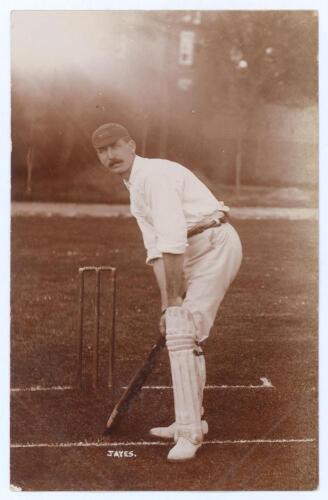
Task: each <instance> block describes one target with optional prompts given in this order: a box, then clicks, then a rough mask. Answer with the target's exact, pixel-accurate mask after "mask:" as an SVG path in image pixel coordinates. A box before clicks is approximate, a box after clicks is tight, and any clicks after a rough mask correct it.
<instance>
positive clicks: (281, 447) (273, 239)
mask: <svg viewBox="0 0 328 500" xmlns="http://www.w3.org/2000/svg"><path fill="white" fill-rule="evenodd" d="M234 225H235V227H236V228H237V229H238V231H239V233H240V236H241V239H242V242H243V248H244V261H243V264H242V267H241V270H240V273H239V275H238V277H237V279H236V281H235V282H234V284H233V285H232V287H231V289H230V291H229V293H228V294H227V296H226V298H225V301H224V303H223V304H222V307H221V308H220V311H219V315H218V318H217V321H216V323H215V325H214V328H213V331H212V333H211V336H210V338H209V340H208V342H207V345H206V346H205V352H206V362H207V372H208V379H207V384H208V386H214V387H212V388H211V387H208V388H207V389H206V390H205V407H206V418H207V420H208V423H209V427H210V432H209V434H208V435H207V436H206V443H205V444H204V445H203V446H202V448H201V449H200V450H199V452H198V454H197V459H196V460H194V461H191V462H189V463H184V464H176V465H175V464H169V463H168V462H167V461H166V455H167V452H168V450H169V444H167V443H165V442H163V443H161V442H158V441H156V440H155V439H154V438H151V437H150V436H149V434H148V430H149V428H150V427H152V426H154V425H160V424H164V425H165V424H167V423H170V422H171V420H172V418H173V405H172V392H171V389H169V388H158V389H156V388H154V386H170V384H171V382H170V374H169V366H168V362H167V353H166V352H165V351H163V353H162V355H161V359H160V362H159V364H158V366H157V367H156V369H155V370H154V372H153V373H152V375H151V377H150V379H149V381H148V382H147V386H148V388H145V389H144V390H143V391H141V393H140V396H139V397H138V398H137V399H136V400H135V401H134V402H133V404H132V405H131V408H130V411H129V413H128V414H127V415H126V417H125V419H124V420H122V422H121V424H120V427H119V428H118V429H117V432H116V433H115V434H114V435H112V436H110V437H104V436H102V432H103V429H104V425H105V423H106V417H107V415H108V413H109V411H110V410H111V408H112V406H113V398H112V396H111V394H110V393H109V392H108V391H107V390H106V388H104V387H102V388H100V389H99V390H98V391H96V392H92V391H90V390H89V391H88V390H85V391H78V390H49V391H31V390H30V389H29V388H31V387H33V386H41V387H54V386H66V385H68V386H70V385H72V384H73V383H74V376H75V369H76V342H77V336H76V326H77V312H78V307H77V297H78V268H79V267H80V266H84V265H112V266H116V267H117V268H118V283H117V284H118V297H117V302H118V310H117V348H116V378H117V386H118V394H119V393H120V391H121V387H122V386H124V385H125V384H126V383H127V382H128V380H129V378H130V377H131V375H132V374H133V373H134V371H135V369H136V368H137V367H138V366H139V365H140V363H142V361H143V359H144V358H145V356H146V354H147V352H148V351H149V349H150V347H151V345H152V343H153V340H154V339H155V338H156V337H157V319H158V312H159V296H158V292H157V288H156V285H155V281H154V278H153V275H152V270H151V268H150V267H149V266H145V264H144V258H145V255H144V250H143V245H142V240H141V236H140V235H139V232H138V229H137V227H136V224H135V222H134V221H133V220H132V219H123V218H122V219H121V218H111V219H101V218H99V219H63V218H42V217H40V218H25V217H17V218H14V219H13V223H12V323H11V325H12V333H11V385H12V388H13V389H16V390H15V391H12V393H11V443H12V448H11V483H12V484H14V485H16V486H18V487H20V488H22V489H23V490H35V491H40V490H106V491H111V490H310V489H314V488H316V487H317V483H318V465H317V459H318V456H317V455H318V442H317V439H318V429H317V347H318V345H317V250H316V249H317V226H316V224H315V223H314V222H311V221H283V220H274V221H258V220H257V221H250V220H249V221H238V220H237V221H235V222H234ZM89 284H90V285H91V283H89ZM90 311H91V305H90ZM102 311H103V317H102V324H103V325H105V324H106V318H107V316H106V315H107V314H108V311H107V309H106V297H105V298H104V300H103V303H102ZM89 316H91V313H90V315H89ZM89 323H90V322H88V326H90V328H88V332H89V333H90V331H91V324H89ZM88 332H87V333H88ZM89 333H88V334H89ZM103 333H104V337H105V331H104V332H103ZM101 348H102V352H103V353H104V355H103V356H102V358H101V371H102V373H104V372H105V370H106V359H105V354H106V350H107V343H106V340H105V338H104V340H103V341H102V343H101ZM85 356H86V371H87V375H86V379H88V370H89V364H90V363H89V361H90V356H91V351H90V349H88V342H87V343H86V348H85ZM86 382H87V380H86ZM23 388H26V389H27V390H26V391H22V390H21V389H23ZM18 389H20V390H18ZM82 444H83V445H82ZM108 450H110V451H113V450H114V451H118V450H126V451H130V452H133V456H131V457H125V458H117V457H114V456H112V457H110V456H108V455H109V454H110V453H108ZM112 455H113V453H112Z"/></svg>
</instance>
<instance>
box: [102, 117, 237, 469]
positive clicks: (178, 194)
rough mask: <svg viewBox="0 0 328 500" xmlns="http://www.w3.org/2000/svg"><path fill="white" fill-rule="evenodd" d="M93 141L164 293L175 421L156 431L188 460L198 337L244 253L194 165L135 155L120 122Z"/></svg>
mask: <svg viewBox="0 0 328 500" xmlns="http://www.w3.org/2000/svg"><path fill="white" fill-rule="evenodd" d="M92 143H93V146H94V148H95V149H96V152H97V155H98V158H99V160H100V162H101V163H102V165H103V166H104V167H106V168H107V169H108V171H110V172H113V173H114V174H117V175H119V176H121V177H122V179H123V182H124V183H125V185H126V187H127V188H128V190H129V192H130V200H131V212H132V214H133V215H134V216H135V217H136V219H137V222H138V225H139V227H140V229H141V232H142V236H143V240H144V245H145V248H146V250H147V259H146V262H147V263H148V264H151V265H152V266H153V270H154V273H155V276H156V280H157V283H158V286H159V289H160V293H161V305H162V314H161V319H160V328H161V331H162V333H163V334H165V335H166V345H167V349H168V352H169V358H170V366H171V375H172V383H173V393H174V409H175V422H174V423H172V424H171V425H169V426H168V427H157V428H153V429H151V431H150V432H151V434H152V435H153V436H158V437H161V438H166V439H172V440H173V439H174V441H175V446H173V448H172V449H171V450H170V452H169V454H168V460H170V461H182V460H188V459H190V458H193V457H194V456H195V453H196V451H197V449H198V448H199V447H200V446H201V444H202V441H203V437H204V434H206V433H207V432H208V425H207V422H206V421H205V420H203V419H202V416H203V413H204V408H203V390H204V386H205V377H206V371H205V360H204V356H203V353H202V349H201V346H200V343H201V342H203V341H204V340H205V339H206V338H207V337H208V335H209V332H210V329H211V327H212V325H213V322H214V319H215V316H216V313H217V310H218V307H219V305H220V303H221V301H222V300H223V297H224V295H225V293H226V291H227V289H228V287H229V285H230V284H231V283H232V281H233V280H234V278H235V276H236V274H237V272H238V270H239V267H240V263H241V259H242V249H241V243H240V239H239V236H238V234H237V232H236V230H235V229H234V228H233V227H232V226H231V224H229V223H228V222H227V213H228V211H229V208H228V207H226V206H225V205H224V203H223V202H220V201H217V200H216V198H215V197H214V196H213V195H212V193H211V192H210V191H209V190H208V188H207V187H206V186H205V185H204V184H203V183H202V182H201V181H200V180H199V179H198V178H197V177H196V176H195V175H194V174H193V173H192V172H190V171H189V170H188V169H186V168H185V167H183V166H182V165H179V164H178V163H174V162H171V161H168V160H161V159H146V158H142V157H140V156H137V155H136V153H135V151H136V144H135V142H134V140H133V139H132V138H131V137H130V135H129V132H128V131H127V130H126V129H125V128H124V127H123V126H122V125H119V124H116V123H107V124H105V125H102V126H101V127H99V128H97V130H95V132H94V133H93V135H92Z"/></svg>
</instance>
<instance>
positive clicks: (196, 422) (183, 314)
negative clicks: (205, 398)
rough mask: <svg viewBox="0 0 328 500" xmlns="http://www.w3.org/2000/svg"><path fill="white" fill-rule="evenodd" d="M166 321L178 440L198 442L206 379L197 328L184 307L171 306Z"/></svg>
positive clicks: (200, 432) (200, 438)
mask: <svg viewBox="0 0 328 500" xmlns="http://www.w3.org/2000/svg"><path fill="white" fill-rule="evenodd" d="M165 321H166V345H167V349H168V352H169V358H170V366H171V375H172V384H173V394H174V409H175V421H176V435H175V439H176V440H177V439H178V438H179V437H185V438H187V439H189V440H190V441H191V442H193V443H195V444H198V443H200V442H201V441H202V438H203V434H202V428H201V413H202V404H201V401H200V393H202V392H203V387H202V382H203V378H204V377H203V369H202V368H203V367H201V366H200V364H199V363H200V362H199V361H198V358H200V357H203V356H197V355H196V353H197V352H198V349H197V346H196V344H195V340H194V338H195V327H194V324H193V320H192V316H191V314H190V313H189V311H187V310H186V309H184V308H183V307H169V308H168V309H167V310H166V313H165ZM201 399H202V397H201Z"/></svg>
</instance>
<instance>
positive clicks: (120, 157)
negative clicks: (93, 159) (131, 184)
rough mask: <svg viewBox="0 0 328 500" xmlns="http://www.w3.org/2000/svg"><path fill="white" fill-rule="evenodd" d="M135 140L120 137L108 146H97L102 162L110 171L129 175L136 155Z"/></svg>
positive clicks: (125, 175)
mask: <svg viewBox="0 0 328 500" xmlns="http://www.w3.org/2000/svg"><path fill="white" fill-rule="evenodd" d="M135 149H136V145H135V142H134V141H133V140H132V139H130V140H126V139H118V141H116V142H114V143H113V144H109V145H107V146H104V147H101V148H96V152H97V156H98V158H99V160H100V163H101V164H102V165H103V166H104V167H106V168H107V169H108V170H109V171H110V172H113V173H114V174H118V175H121V176H123V177H128V176H129V174H130V170H131V167H132V164H133V160H134V157H135Z"/></svg>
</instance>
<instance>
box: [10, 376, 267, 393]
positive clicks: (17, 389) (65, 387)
mask: <svg viewBox="0 0 328 500" xmlns="http://www.w3.org/2000/svg"><path fill="white" fill-rule="evenodd" d="M260 380H261V382H262V383H261V384H259V385H253V384H249V385H225V384H224V385H206V386H205V390H219V389H268V388H274V386H273V385H272V383H271V382H270V380H269V379H268V378H266V377H261V378H260ZM126 388H127V386H126V385H124V386H122V389H126ZM73 389H75V387H74V386H72V385H55V386H49V387H42V386H40V385H36V386H32V387H13V388H12V389H10V391H11V392H45V391H71V390H73ZM166 389H172V386H171V385H144V386H143V387H142V390H166Z"/></svg>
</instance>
